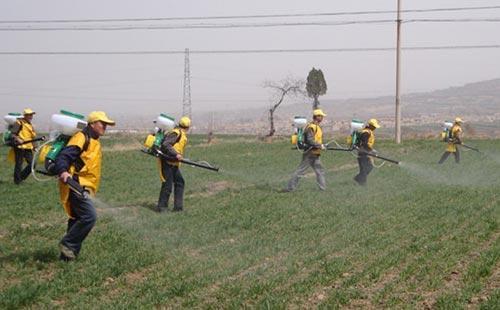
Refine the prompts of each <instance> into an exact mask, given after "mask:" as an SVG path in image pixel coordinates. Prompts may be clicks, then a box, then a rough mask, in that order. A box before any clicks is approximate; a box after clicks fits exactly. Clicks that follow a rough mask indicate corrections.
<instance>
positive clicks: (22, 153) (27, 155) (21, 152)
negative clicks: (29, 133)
mask: <svg viewBox="0 0 500 310" xmlns="http://www.w3.org/2000/svg"><path fill="white" fill-rule="evenodd" d="M14 154H15V157H16V164H15V166H14V183H16V184H19V183H21V182H22V181H24V180H26V178H27V177H28V176H29V175H30V173H31V163H32V162H33V150H26V149H20V148H17V147H15V148H14ZM25 160H26V162H27V163H28V165H27V166H26V167H24V168H23V163H24V161H25Z"/></svg>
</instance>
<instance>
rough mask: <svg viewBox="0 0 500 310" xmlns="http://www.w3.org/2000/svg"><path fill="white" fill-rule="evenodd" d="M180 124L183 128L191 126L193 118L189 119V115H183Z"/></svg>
mask: <svg viewBox="0 0 500 310" xmlns="http://www.w3.org/2000/svg"><path fill="white" fill-rule="evenodd" d="M179 126H181V127H183V128H189V127H191V120H190V119H189V117H187V116H183V117H181V119H180V120H179Z"/></svg>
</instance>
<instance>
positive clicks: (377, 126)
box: [368, 118, 380, 128]
mask: <svg viewBox="0 0 500 310" xmlns="http://www.w3.org/2000/svg"><path fill="white" fill-rule="evenodd" d="M368 125H370V126H373V127H375V128H380V124H379V123H378V121H377V120H376V119H374V118H372V119H370V120H369V121H368Z"/></svg>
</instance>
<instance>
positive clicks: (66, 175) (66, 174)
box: [59, 171, 71, 183]
mask: <svg viewBox="0 0 500 310" xmlns="http://www.w3.org/2000/svg"><path fill="white" fill-rule="evenodd" d="M68 178H71V174H69V172H68V171H64V172H63V173H61V174H60V175H59V180H61V181H62V182H63V183H66V181H67V180H68Z"/></svg>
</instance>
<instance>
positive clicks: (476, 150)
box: [457, 143, 481, 153]
mask: <svg viewBox="0 0 500 310" xmlns="http://www.w3.org/2000/svg"><path fill="white" fill-rule="evenodd" d="M457 144H458V145H461V146H463V147H465V148H466V149H469V150H471V151H474V152H478V153H481V151H480V150H479V149H477V148H475V147H472V146H470V145H467V144H463V143H457Z"/></svg>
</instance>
